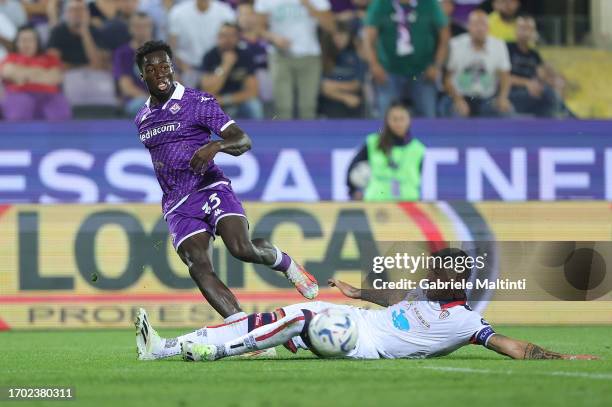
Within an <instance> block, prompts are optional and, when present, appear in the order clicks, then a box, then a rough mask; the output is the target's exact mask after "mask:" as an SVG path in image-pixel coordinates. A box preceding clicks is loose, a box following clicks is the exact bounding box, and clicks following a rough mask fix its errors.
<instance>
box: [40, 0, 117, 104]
mask: <svg viewBox="0 0 612 407" xmlns="http://www.w3.org/2000/svg"><path fill="white" fill-rule="evenodd" d="M64 17H65V21H64V22H62V23H60V24H58V25H57V26H55V27H54V28H53V30H52V31H51V37H50V38H49V44H48V46H49V52H50V53H52V54H54V55H56V56H58V57H59V58H60V59H61V60H62V62H63V65H64V68H65V72H64V94H65V95H66V97H67V98H68V101H69V102H70V104H71V105H72V106H73V107H74V106H96V107H101V106H109V107H113V106H115V105H116V103H117V100H116V95H115V82H114V80H113V77H112V75H111V73H110V69H109V65H110V63H109V62H110V59H109V58H107V55H106V54H105V53H104V52H103V51H101V49H100V48H99V45H98V43H99V42H100V32H99V30H98V29H96V28H95V27H94V26H93V25H92V24H91V17H90V15H89V9H88V8H87V6H86V4H85V2H84V1H83V0H68V1H67V3H66V7H65V13H64ZM98 111H99V112H102V109H99V110H98Z"/></svg>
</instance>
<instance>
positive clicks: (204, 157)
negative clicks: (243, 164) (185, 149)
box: [189, 123, 251, 173]
mask: <svg viewBox="0 0 612 407" xmlns="http://www.w3.org/2000/svg"><path fill="white" fill-rule="evenodd" d="M219 137H221V140H215V141H211V142H210V143H208V144H206V145H204V146H202V147H200V148H199V149H198V150H197V151H196V152H195V153H194V154H193V157H191V161H190V162H189V165H190V166H191V169H192V170H193V171H194V172H196V173H201V172H203V171H205V170H206V167H207V166H208V163H209V162H210V161H212V160H213V159H214V158H215V155H217V153H226V154H229V155H233V156H239V155H242V154H244V153H246V152H247V151H249V150H250V149H251V138H250V137H249V136H248V134H246V133H245V132H244V131H243V130H242V129H241V128H240V127H239V126H238V125H237V124H236V123H231V124H230V125H229V126H227V127H226V128H225V129H224V130H223V131H220V132H219Z"/></svg>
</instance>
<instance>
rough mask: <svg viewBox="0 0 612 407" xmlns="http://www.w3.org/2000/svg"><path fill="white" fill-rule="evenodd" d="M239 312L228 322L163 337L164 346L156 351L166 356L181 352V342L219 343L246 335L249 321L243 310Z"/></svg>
mask: <svg viewBox="0 0 612 407" xmlns="http://www.w3.org/2000/svg"><path fill="white" fill-rule="evenodd" d="M240 314H242V315H241V316H239V317H236V318H232V320H231V321H230V322H226V323H224V324H221V325H215V326H209V327H204V328H201V329H198V330H195V331H193V332H190V333H188V334H185V335H181V336H179V337H176V338H168V339H165V342H164V346H163V348H162V350H161V351H160V352H158V353H160V354H163V356H162V357H164V358H168V357H171V356H177V355H180V354H181V342H186V341H191V342H193V343H196V344H201V345H208V344H221V343H225V342H228V341H231V340H232V339H235V338H238V337H241V336H243V335H246V333H247V332H248V331H249V321H248V318H247V314H245V313H244V312H241V313H240ZM234 315H238V314H234ZM234 315H232V317H234ZM230 318H231V317H229V318H226V319H225V320H226V321H227V320H228V319H230Z"/></svg>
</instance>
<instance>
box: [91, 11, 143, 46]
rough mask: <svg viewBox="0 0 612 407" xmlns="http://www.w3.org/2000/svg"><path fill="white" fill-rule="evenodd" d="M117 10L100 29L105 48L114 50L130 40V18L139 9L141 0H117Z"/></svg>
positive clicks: (101, 40)
mask: <svg viewBox="0 0 612 407" xmlns="http://www.w3.org/2000/svg"><path fill="white" fill-rule="evenodd" d="M115 1H116V6H117V9H116V10H117V11H116V13H115V15H114V16H113V17H111V18H110V19H108V20H107V21H106V22H105V23H104V24H103V26H102V28H101V30H100V42H101V44H102V47H103V48H104V49H107V50H110V51H113V50H115V49H117V48H119V47H120V46H122V45H124V44H125V43H126V42H128V41H130V29H129V24H130V18H131V17H132V15H134V13H136V12H137V11H138V1H139V0H115Z"/></svg>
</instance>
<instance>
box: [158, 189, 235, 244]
mask: <svg viewBox="0 0 612 407" xmlns="http://www.w3.org/2000/svg"><path fill="white" fill-rule="evenodd" d="M226 216H242V217H244V218H246V214H245V212H244V209H243V208H242V204H241V203H240V201H239V200H238V198H237V197H236V194H234V191H233V190H232V187H231V186H230V184H229V182H227V181H220V182H215V183H213V184H210V185H208V186H207V187H204V188H202V189H200V190H198V191H197V192H192V193H191V194H189V195H188V196H187V197H186V198H183V199H182V200H181V202H179V203H178V204H177V205H175V206H174V207H173V208H172V209H170V210H169V211H168V213H166V215H165V216H164V217H165V219H166V223H168V229H169V230H170V236H172V245H173V246H174V249H175V250H178V248H179V246H180V245H181V243H183V241H184V240H185V239H187V238H188V237H191V236H193V235H196V234H198V233H202V232H207V233H209V234H210V235H211V236H212V237H213V238H214V237H215V234H216V230H217V222H219V220H220V219H221V218H224V217H226Z"/></svg>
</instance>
